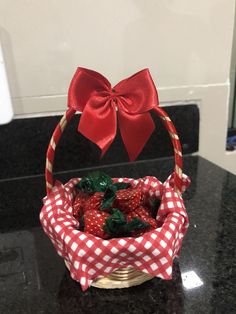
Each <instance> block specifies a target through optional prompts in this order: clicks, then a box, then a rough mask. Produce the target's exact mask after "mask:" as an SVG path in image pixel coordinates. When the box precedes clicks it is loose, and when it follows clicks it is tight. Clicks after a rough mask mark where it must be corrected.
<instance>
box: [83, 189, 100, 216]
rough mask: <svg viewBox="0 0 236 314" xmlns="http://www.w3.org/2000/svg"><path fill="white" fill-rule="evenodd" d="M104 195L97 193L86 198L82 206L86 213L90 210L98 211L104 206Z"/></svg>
mask: <svg viewBox="0 0 236 314" xmlns="http://www.w3.org/2000/svg"><path fill="white" fill-rule="evenodd" d="M103 196H104V193H103V192H95V193H94V194H92V195H91V196H89V197H87V198H85V199H84V200H83V203H82V206H83V210H84V212H86V211H88V210H93V209H94V210H98V209H100V206H101V204H102V200H103Z"/></svg>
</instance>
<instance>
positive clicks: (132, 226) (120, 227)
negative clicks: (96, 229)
mask: <svg viewBox="0 0 236 314" xmlns="http://www.w3.org/2000/svg"><path fill="white" fill-rule="evenodd" d="M147 227H150V224H149V223H147V222H144V221H142V220H141V219H139V218H137V217H135V218H133V219H132V220H131V221H129V222H127V220H126V217H125V216H124V214H123V213H122V212H121V211H120V210H119V209H117V208H113V209H112V214H111V215H110V216H109V217H108V218H107V219H106V223H105V226H104V227H103V230H104V231H105V232H106V233H107V234H108V235H109V237H111V238H118V237H127V236H130V235H131V232H132V231H137V230H140V229H145V228H147Z"/></svg>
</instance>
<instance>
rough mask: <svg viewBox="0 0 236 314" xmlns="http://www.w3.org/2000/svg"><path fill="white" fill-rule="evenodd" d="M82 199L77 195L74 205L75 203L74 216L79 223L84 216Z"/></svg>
mask: <svg viewBox="0 0 236 314" xmlns="http://www.w3.org/2000/svg"><path fill="white" fill-rule="evenodd" d="M82 210H83V209H82V198H81V196H80V195H79V194H77V195H76V197H75V200H74V203H73V216H74V217H75V219H77V220H78V221H79V220H80V218H81V216H82V213H83V212H82Z"/></svg>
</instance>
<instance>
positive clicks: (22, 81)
mask: <svg viewBox="0 0 236 314" xmlns="http://www.w3.org/2000/svg"><path fill="white" fill-rule="evenodd" d="M234 5H235V1H234V0H199V1H195V0H99V1H95V0H61V1H56V0H41V1H37V0H18V1H13V0H12V1H9V0H0V23H1V27H2V34H1V40H2V42H3V45H4V48H5V55H6V62H7V65H8V76H9V80H10V86H11V92H12V96H13V103H14V111H15V114H26V113H39V112H42V113H43V112H50V111H61V110H64V109H65V107H66V93H67V88H68V85H69V82H70V79H71V77H72V75H73V73H74V71H75V69H76V67H77V66H78V65H80V66H84V67H89V68H92V69H95V70H98V71H100V72H101V73H103V74H104V75H105V76H107V77H108V78H109V79H110V80H111V82H112V83H113V84H115V83H116V82H118V81H119V80H120V79H122V78H124V77H126V76H129V75H131V74H133V73H134V72H135V71H138V70H139V69H141V68H144V67H149V68H150V70H151V73H152V75H153V78H154V81H155V82H156V84H157V87H158V88H159V94H160V100H161V102H162V103H163V104H164V103H172V102H173V103H178V101H181V102H186V103H187V102H191V101H197V102H198V104H199V106H200V110H201V130H200V150H199V152H200V154H201V155H202V156H204V157H206V158H208V159H210V160H212V161H213V162H215V163H217V164H218V165H221V166H224V167H225V168H227V169H229V170H230V171H235V173H236V155H235V154H232V153H231V155H230V156H233V157H225V156H226V153H225V150H224V148H225V137H226V125H227V115H228V109H227V108H228V94H229V80H228V79H229V72H230V60H231V46H232V37H233V21H234ZM226 159H227V161H226ZM230 160H231V161H230ZM234 161H235V164H234Z"/></svg>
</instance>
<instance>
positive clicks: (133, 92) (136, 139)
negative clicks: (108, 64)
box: [68, 67, 158, 160]
mask: <svg viewBox="0 0 236 314" xmlns="http://www.w3.org/2000/svg"><path fill="white" fill-rule="evenodd" d="M157 105H158V95H157V91H156V88H155V85H154V83H153V80H152V78H151V75H150V73H149V70H148V69H144V70H142V71H140V72H138V73H136V74H134V75H132V76H131V77H129V78H127V79H124V80H122V81H121V82H119V83H118V84H116V85H115V86H114V87H111V84H110V82H109V81H108V80H107V79H106V78H105V77H104V76H103V75H101V74H100V73H98V72H95V71H92V70H89V69H85V68H81V67H80V68H78V69H77V71H76V73H75V75H74V77H73V78H72V81H71V84H70V87H69V92H68V106H69V107H70V108H72V109H74V110H76V111H81V112H82V115H81V118H80V123H79V126H78V131H79V132H80V133H82V134H83V135H84V136H85V137H87V138H88V139H89V140H91V141H92V142H93V143H95V144H96V145H98V147H99V148H100V149H101V151H102V155H101V156H103V155H104V154H105V153H106V151H107V150H108V148H109V146H110V145H111V143H112V142H113V140H114V138H115V135H116V131H117V120H118V123H119V128H120V133H121V137H122V140H123V142H124V145H125V147H126V150H127V152H128V155H129V159H130V160H135V159H136V158H137V156H138V155H139V154H140V152H141V151H142V149H143V147H144V145H145V144H146V142H147V141H148V139H149V137H150V136H151V134H152V132H153V130H154V129H155V125H154V123H153V120H152V118H151V115H150V113H149V111H150V110H151V109H152V108H153V107H154V106H157Z"/></svg>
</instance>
